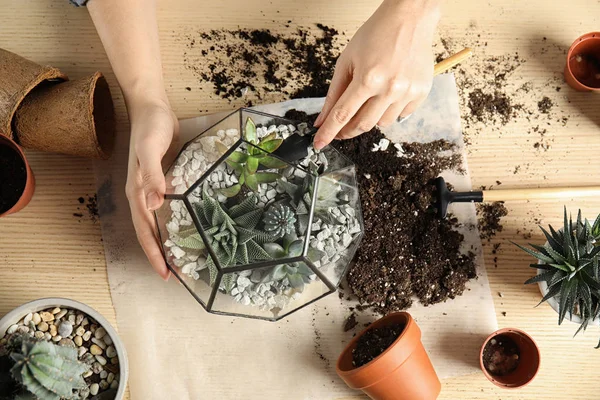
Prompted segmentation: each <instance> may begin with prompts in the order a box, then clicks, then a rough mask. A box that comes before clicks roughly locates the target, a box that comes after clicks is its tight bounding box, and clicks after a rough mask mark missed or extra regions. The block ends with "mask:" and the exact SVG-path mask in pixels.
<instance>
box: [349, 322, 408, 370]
mask: <svg viewBox="0 0 600 400" xmlns="http://www.w3.org/2000/svg"><path fill="white" fill-rule="evenodd" d="M403 330H404V326H403V325H402V324H393V325H388V326H382V327H381V328H373V329H369V330H368V331H367V332H365V334H364V335H363V336H361V337H360V338H359V339H358V341H357V343H356V347H355V348H354V350H352V365H353V366H354V367H356V368H358V367H361V366H363V365H365V364H367V363H369V362H371V361H372V360H374V359H375V358H377V357H379V355H381V353H383V352H384V351H386V350H387V348H388V347H390V346H391V344H392V343H394V341H395V340H396V339H398V336H400V334H401V333H402V331H403Z"/></svg>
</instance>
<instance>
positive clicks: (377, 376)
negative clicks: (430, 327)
mask: <svg viewBox="0 0 600 400" xmlns="http://www.w3.org/2000/svg"><path fill="white" fill-rule="evenodd" d="M392 324H400V325H402V326H403V330H402V333H401V334H400V336H398V338H397V339H396V340H395V341H394V342H393V343H392V344H391V345H390V346H389V347H388V348H387V349H386V350H385V351H384V352H383V353H381V354H380V355H379V356H378V357H376V358H375V359H373V360H372V361H371V362H369V363H367V364H365V365H363V366H360V367H357V368H355V367H354V366H353V365H352V357H353V354H352V351H353V350H354V349H355V348H356V345H357V342H358V340H359V339H360V337H362V336H363V335H364V334H365V333H366V332H368V331H369V330H371V329H375V328H381V327H383V326H388V325H392ZM336 370H337V373H338V375H339V376H340V377H341V378H342V379H343V380H344V381H345V382H346V384H347V385H348V386H349V387H351V388H352V389H358V390H362V391H363V392H364V393H365V394H366V395H368V396H369V397H370V398H372V399H375V400H433V399H436V398H437V397H438V395H439V393H440V391H441V388H442V386H441V383H440V380H439V379H438V377H437V374H436V373H435V370H434V369H433V365H432V364H431V361H430V360H429V356H428V355H427V352H426V351H425V348H424V347H423V343H421V330H420V329H419V326H418V325H417V323H416V322H415V320H414V319H413V318H412V317H411V315H410V314H408V313H406V312H399V313H393V314H389V315H387V316H385V317H383V318H381V319H379V320H377V321H376V322H374V323H373V324H371V325H370V326H369V327H368V328H366V329H365V330H363V331H362V332H361V333H359V334H358V335H357V336H356V337H355V338H354V339H353V340H352V341H351V342H350V343H349V344H348V346H346V348H345V349H344V351H343V352H342V354H341V355H340V357H339V358H338V361H337V366H336Z"/></svg>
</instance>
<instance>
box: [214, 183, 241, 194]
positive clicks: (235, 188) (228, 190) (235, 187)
mask: <svg viewBox="0 0 600 400" xmlns="http://www.w3.org/2000/svg"><path fill="white" fill-rule="evenodd" d="M241 189H242V185H240V184H239V183H236V184H235V185H233V186H230V187H228V188H225V189H219V192H220V193H221V194H222V195H223V196H225V197H234V196H237V194H238V193H239V192H240V190H241Z"/></svg>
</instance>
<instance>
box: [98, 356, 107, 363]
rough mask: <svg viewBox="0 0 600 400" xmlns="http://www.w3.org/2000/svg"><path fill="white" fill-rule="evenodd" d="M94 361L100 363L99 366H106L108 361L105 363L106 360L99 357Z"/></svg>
mask: <svg viewBox="0 0 600 400" xmlns="http://www.w3.org/2000/svg"><path fill="white" fill-rule="evenodd" d="M96 360H97V361H98V362H99V363H100V365H106V363H107V362H108V361H106V358H104V357H102V356H100V355H97V356H96Z"/></svg>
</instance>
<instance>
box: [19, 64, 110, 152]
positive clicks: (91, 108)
mask: <svg viewBox="0 0 600 400" xmlns="http://www.w3.org/2000/svg"><path fill="white" fill-rule="evenodd" d="M15 130H16V132H17V136H18V138H19V142H20V143H21V145H22V146H23V147H25V148H31V149H36V150H41V151H49V152H55V153H63V154H69V155H75V156H82V157H88V158H101V159H107V158H109V157H110V154H111V153H112V149H113V146H114V137H115V114H114V107H113V101H112V97H111V95H110V89H109V87H108V83H107V82H106V79H105V78H104V76H103V75H102V74H101V73H100V72H96V73H95V74H94V75H92V76H89V77H87V78H83V79H78V80H74V81H69V82H64V83H61V84H59V85H52V86H46V87H40V88H38V89H37V90H35V91H33V92H32V93H30V94H29V96H27V97H26V98H25V100H24V101H23V103H22V104H21V106H20V107H19V109H18V110H17V113H16V116H15Z"/></svg>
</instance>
